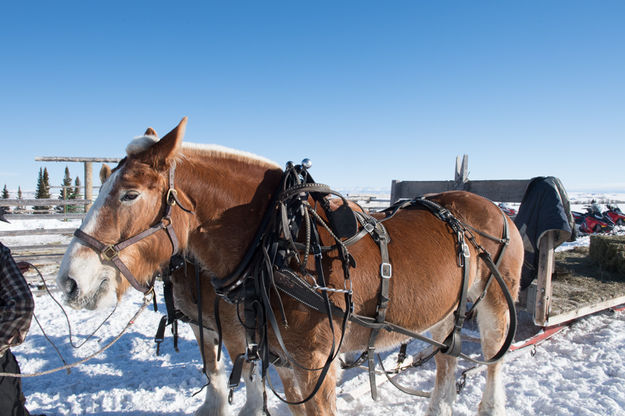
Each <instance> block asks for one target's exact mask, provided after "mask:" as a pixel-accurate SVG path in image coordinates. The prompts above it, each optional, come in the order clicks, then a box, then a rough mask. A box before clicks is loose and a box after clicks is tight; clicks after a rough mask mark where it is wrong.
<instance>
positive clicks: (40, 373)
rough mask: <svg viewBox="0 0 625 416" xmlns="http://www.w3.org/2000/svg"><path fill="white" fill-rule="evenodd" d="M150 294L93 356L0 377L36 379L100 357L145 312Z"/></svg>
mask: <svg viewBox="0 0 625 416" xmlns="http://www.w3.org/2000/svg"><path fill="white" fill-rule="evenodd" d="M150 294H152V296H154V290H153V289H151V290H150V291H148V292H147V293H146V294H145V296H144V297H143V304H142V305H141V307H140V308H139V310H138V311H137V312H136V313H135V314H134V315H133V316H132V318H130V320H129V321H128V323H127V324H126V326H125V327H124V329H122V331H121V332H120V333H119V334H118V335H117V336H116V337H115V338H113V339H112V340H111V341H110V342H109V343H108V344H106V345H105V346H103V347H102V348H100V349H99V350H98V351H96V352H94V353H93V354H91V355H89V356H87V357H85V358H83V359H82V360H79V361H76V362H73V363H71V364H66V365H63V366H61V367H57V368H53V369H50V370H45V371H39V372H37V373H32V374H14V373H0V377H17V378H27V377H38V376H45V375H47V374H51V373H56V372H57V371H61V370H69V369H70V368H72V367H76V366H78V365H80V364H84V363H86V362H87V361H89V360H91V359H93V358H95V357H96V356H98V355H100V354H101V353H103V352H104V351H106V350H107V349H109V348H110V347H111V346H112V345H113V344H115V343H116V342H117V341H119V339H120V338H121V337H122V335H124V333H126V331H127V330H128V328H130V326H131V325H132V324H134V323H135V319H137V317H138V316H139V315H140V314H141V312H143V311H144V310H145V308H146V307H147V306H148V305H149V304H150V302H151V301H152V299H151V298H150V296H149V295H150Z"/></svg>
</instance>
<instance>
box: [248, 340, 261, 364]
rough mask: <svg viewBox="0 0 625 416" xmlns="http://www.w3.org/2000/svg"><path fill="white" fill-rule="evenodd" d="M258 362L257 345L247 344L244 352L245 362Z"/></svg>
mask: <svg viewBox="0 0 625 416" xmlns="http://www.w3.org/2000/svg"><path fill="white" fill-rule="evenodd" d="M256 360H260V355H259V354H258V344H249V345H248V346H247V351H246V352H245V361H247V362H250V361H256Z"/></svg>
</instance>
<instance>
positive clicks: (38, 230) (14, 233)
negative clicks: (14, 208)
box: [0, 228, 76, 237]
mask: <svg viewBox="0 0 625 416" xmlns="http://www.w3.org/2000/svg"><path fill="white" fill-rule="evenodd" d="M74 231H76V228H36V229H34V230H9V231H0V237H21V236H25V235H51V234H70V235H71V234H73V233H74Z"/></svg>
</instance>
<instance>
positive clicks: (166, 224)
mask: <svg viewBox="0 0 625 416" xmlns="http://www.w3.org/2000/svg"><path fill="white" fill-rule="evenodd" d="M175 171H176V163H175V162H174V163H172V165H171V167H170V168H169V189H168V190H167V195H166V196H165V202H166V205H167V208H166V209H165V214H164V215H163V217H162V218H161V220H160V221H159V222H158V223H157V224H155V225H153V226H151V227H150V228H148V229H147V230H144V231H142V232H140V233H139V234H137V235H135V236H133V237H130V238H128V239H127V240H124V241H122V242H119V243H117V244H110V245H107V244H104V243H102V242H101V241H99V240H98V239H96V238H95V237H92V236H90V235H89V234H87V233H85V232H84V231H83V230H81V229H80V228H78V229H77V230H76V231H74V236H75V237H76V238H78V239H79V240H81V241H82V242H83V243H85V244H86V245H87V246H89V247H91V248H92V249H93V250H95V251H96V252H97V253H99V254H101V255H102V257H104V259H105V260H108V261H110V262H112V263H113V264H114V265H115V267H117V269H118V270H119V271H120V273H121V274H122V275H124V277H125V278H126V279H127V280H128V282H129V283H130V284H131V285H132V287H134V288H135V289H137V290H138V291H139V292H141V293H144V294H145V293H147V292H148V291H149V290H150V289H151V288H152V287H153V286H154V278H155V277H156V276H153V278H152V280H151V281H150V283H149V284H147V285H142V284H141V283H139V281H138V280H137V279H136V278H135V277H134V275H133V274H132V273H131V272H130V270H129V269H128V267H126V265H125V264H124V262H122V261H121V259H120V258H119V253H120V252H121V251H122V250H123V249H125V248H126V247H129V246H131V245H133V244H135V243H137V242H139V241H141V240H143V239H144V238H147V237H149V236H151V235H152V234H154V233H156V232H158V231H160V230H165V231H166V232H167V236H168V237H169V241H170V242H171V245H172V255H174V254H176V253H178V251H179V249H180V248H179V243H178V238H177V237H176V232H175V231H174V227H173V225H172V222H171V208H172V207H173V206H174V205H176V204H177V205H178V206H179V207H180V208H181V209H182V210H183V211H185V212H188V213H191V214H192V213H193V211H191V210H190V209H188V208H185V207H184V206H183V205H182V204H181V203H180V200H179V199H178V196H177V195H178V194H177V192H176V189H175V188H174V176H175Z"/></svg>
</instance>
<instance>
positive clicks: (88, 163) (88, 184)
mask: <svg viewBox="0 0 625 416" xmlns="http://www.w3.org/2000/svg"><path fill="white" fill-rule="evenodd" d="M35 160H36V161H39V162H82V163H83V166H84V174H85V182H84V184H85V199H86V200H87V201H89V202H88V203H87V204H85V212H87V211H89V208H91V201H93V164H94V163H119V161H120V160H121V159H120V158H115V157H67V156H37V157H35ZM40 205H41V204H40ZM56 205H58V204H56Z"/></svg>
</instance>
